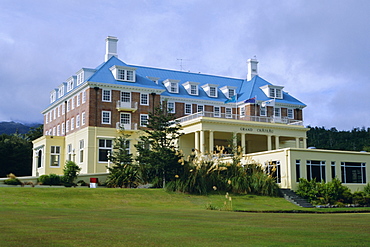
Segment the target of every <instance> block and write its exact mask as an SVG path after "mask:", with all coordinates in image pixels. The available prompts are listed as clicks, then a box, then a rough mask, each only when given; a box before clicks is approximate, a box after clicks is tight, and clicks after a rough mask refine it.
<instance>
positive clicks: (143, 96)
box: [140, 93, 149, 105]
mask: <svg viewBox="0 0 370 247" xmlns="http://www.w3.org/2000/svg"><path fill="white" fill-rule="evenodd" d="M140 105H149V94H147V93H140Z"/></svg>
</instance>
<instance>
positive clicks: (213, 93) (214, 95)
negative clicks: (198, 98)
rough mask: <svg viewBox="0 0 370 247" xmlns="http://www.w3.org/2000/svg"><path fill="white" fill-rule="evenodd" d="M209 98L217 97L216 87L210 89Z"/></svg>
mask: <svg viewBox="0 0 370 247" xmlns="http://www.w3.org/2000/svg"><path fill="white" fill-rule="evenodd" d="M209 96H211V97H217V90H216V87H209Z"/></svg>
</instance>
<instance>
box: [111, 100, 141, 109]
mask: <svg viewBox="0 0 370 247" xmlns="http://www.w3.org/2000/svg"><path fill="white" fill-rule="evenodd" d="M116 108H117V110H119V111H136V110H137V102H123V101H120V100H118V101H117V105H116Z"/></svg>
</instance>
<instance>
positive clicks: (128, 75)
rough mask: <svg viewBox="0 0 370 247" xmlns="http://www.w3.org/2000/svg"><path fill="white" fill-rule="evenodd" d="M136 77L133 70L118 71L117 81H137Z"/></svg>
mask: <svg viewBox="0 0 370 247" xmlns="http://www.w3.org/2000/svg"><path fill="white" fill-rule="evenodd" d="M134 77H135V75H134V71H133V70H125V69H118V71H117V80H121V81H131V82H134V81H135V78H134Z"/></svg>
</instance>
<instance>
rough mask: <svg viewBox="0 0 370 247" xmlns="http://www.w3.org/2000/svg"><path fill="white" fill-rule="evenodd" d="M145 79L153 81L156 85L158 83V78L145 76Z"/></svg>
mask: <svg viewBox="0 0 370 247" xmlns="http://www.w3.org/2000/svg"><path fill="white" fill-rule="evenodd" d="M147 78H148V79H149V80H151V81H153V82H154V83H155V84H158V81H159V77H151V76H147Z"/></svg>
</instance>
